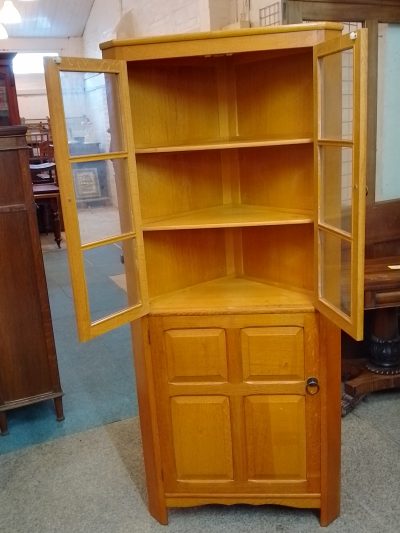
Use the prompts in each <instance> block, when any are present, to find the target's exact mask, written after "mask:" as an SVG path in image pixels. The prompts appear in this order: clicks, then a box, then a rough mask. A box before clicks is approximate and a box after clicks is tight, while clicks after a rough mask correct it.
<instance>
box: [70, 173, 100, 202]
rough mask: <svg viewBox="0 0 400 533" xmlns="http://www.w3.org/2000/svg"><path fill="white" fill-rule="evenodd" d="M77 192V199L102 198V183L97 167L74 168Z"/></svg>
mask: <svg viewBox="0 0 400 533" xmlns="http://www.w3.org/2000/svg"><path fill="white" fill-rule="evenodd" d="M74 180H75V193H76V198H77V200H90V199H92V198H100V196H101V191H100V184H99V176H98V174H97V168H88V167H87V168H79V169H75V170H74Z"/></svg>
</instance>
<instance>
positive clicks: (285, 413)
mask: <svg viewBox="0 0 400 533" xmlns="http://www.w3.org/2000/svg"><path fill="white" fill-rule="evenodd" d="M245 424H246V449H247V460H248V476H249V480H257V481H261V480H299V481H300V480H305V479H306V474H307V465H306V421H305V399H304V397H302V396H291V395H280V396H273V395H271V396H249V397H247V398H245Z"/></svg>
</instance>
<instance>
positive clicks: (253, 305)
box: [150, 277, 314, 314]
mask: <svg viewBox="0 0 400 533" xmlns="http://www.w3.org/2000/svg"><path fill="white" fill-rule="evenodd" d="M150 308H151V313H154V314H169V313H173V312H176V313H179V314H182V313H190V314H193V313H200V314H204V313H219V312H222V310H224V311H225V312H228V313H235V312H254V311H255V310H257V311H259V312H262V313H270V312H271V313H276V312H280V311H284V310H292V311H311V310H313V308H314V307H313V297H312V294H311V293H310V292H301V291H295V290H293V289H291V288H283V287H280V286H276V285H271V284H269V283H261V282H259V281H253V280H249V279H245V278H241V277H238V278H235V277H221V278H219V279H215V280H212V281H208V282H204V283H199V284H198V285H194V286H191V287H188V288H186V289H182V290H180V291H173V292H171V293H167V294H165V295H163V296H159V297H156V298H154V299H152V300H151V301H150Z"/></svg>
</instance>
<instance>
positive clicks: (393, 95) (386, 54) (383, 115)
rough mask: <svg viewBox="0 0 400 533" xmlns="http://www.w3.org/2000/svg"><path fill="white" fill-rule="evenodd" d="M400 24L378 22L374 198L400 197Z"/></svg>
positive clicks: (380, 199) (378, 200)
mask: <svg viewBox="0 0 400 533" xmlns="http://www.w3.org/2000/svg"><path fill="white" fill-rule="evenodd" d="M399 95H400V24H379V38H378V101H377V140H376V184H375V200H376V201H377V202H381V201H386V200H397V199H399V198H400V179H399V168H400V150H399V124H400V97H399Z"/></svg>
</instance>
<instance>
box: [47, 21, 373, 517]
mask: <svg viewBox="0 0 400 533" xmlns="http://www.w3.org/2000/svg"><path fill="white" fill-rule="evenodd" d="M341 30H342V26H341V25H339V24H334V23H318V24H317V23H315V24H304V25H295V26H281V27H275V28H255V29H246V30H238V31H220V32H212V33H193V34H188V35H175V36H164V37H153V38H147V39H139V40H133V39H132V40H124V41H110V42H107V43H104V44H102V45H101V48H102V51H103V59H102V60H91V59H74V58H61V60H60V61H59V62H55V61H54V60H52V59H49V60H48V61H47V64H46V82H47V85H48V94H49V103H50V113H51V118H52V121H53V124H54V132H55V134H54V143H55V155H56V159H57V169H58V174H59V182H60V189H61V197H62V202H63V212H64V216H65V226H66V232H67V236H68V252H69V261H70V269H71V273H72V280H73V291H74V297H75V309H76V315H77V323H78V330H79V334H80V338H81V340H86V339H90V338H92V337H94V336H96V335H99V334H101V333H104V332H106V331H110V330H111V329H113V328H114V327H117V326H119V325H121V324H124V323H128V322H130V323H132V332H133V342H134V360H135V367H136V380H137V394H138V398H139V407H140V420H141V429H142V439H143V449H144V460H145V467H146V476H147V487H148V496H149V509H150V512H151V514H152V515H153V516H154V517H155V518H156V519H157V520H158V521H159V522H161V523H167V521H168V511H167V510H168V508H170V507H182V506H183V507H185V506H193V505H202V504H209V503H221V504H234V503H248V504H268V503H271V504H280V505H288V506H294V507H303V508H315V509H319V510H320V522H321V524H322V525H327V524H329V523H330V522H331V521H332V520H333V519H334V518H336V517H337V516H338V514H339V501H340V496H339V495H340V412H341V411H340V330H341V329H343V330H345V331H347V332H348V333H349V334H350V335H353V336H354V337H355V338H360V337H361V336H362V329H363V326H362V318H363V301H362V298H363V291H362V287H363V285H362V283H363V268H364V267H363V248H364V237H363V233H364V222H365V221H364V214H365V205H364V193H365V129H366V128H365V120H366V109H365V106H366V87H365V65H366V34H365V31H364V30H360V31H358V32H353V33H352V34H350V35H342V33H341ZM100 109H101V111H102V112H101V113H99V110H100ZM77 116H78V117H79V116H80V117H81V118H80V120H79V121H77V120H76V117H77ZM83 125H84V128H83ZM78 142H79V143H81V144H83V145H84V144H85V143H88V144H89V143H94V142H95V143H96V144H97V146H98V150H97V151H96V153H88V152H87V151H86V150H84V151H82V153H79V150H78V153H77V151H76V147H77V143H78ZM98 161H104V162H105V166H106V168H107V185H108V191H109V201H108V203H107V205H101V206H100V205H98V206H94V205H85V203H84V202H82V195H85V194H88V195H89V194H91V195H92V197H93V195H95V194H97V193H99V190H98V186H99V185H98V182H97V181H96V172H95V167H96V163H97V162H98ZM82 163H85V172H84V173H82V172H81V167H80V166H79V165H81V164H82ZM91 167H92V169H91ZM99 194H100V193H99ZM77 199H79V201H78V200H77ZM121 258H122V262H121ZM93 279H95V280H97V283H102V284H103V288H104V287H107V290H106V291H105V296H104V295H103V296H101V294H100V291H98V290H96V282H93Z"/></svg>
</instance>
